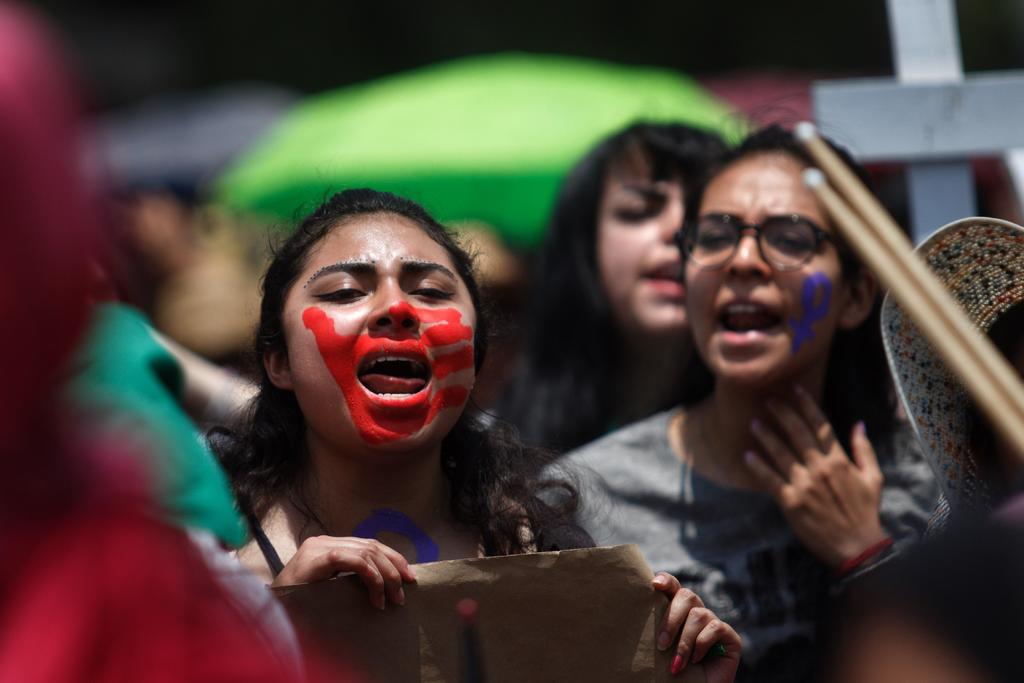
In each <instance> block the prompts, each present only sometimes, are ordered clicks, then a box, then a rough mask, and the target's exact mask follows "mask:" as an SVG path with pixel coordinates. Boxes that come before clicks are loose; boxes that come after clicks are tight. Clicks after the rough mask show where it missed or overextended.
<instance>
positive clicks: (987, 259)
mask: <svg viewBox="0 0 1024 683" xmlns="http://www.w3.org/2000/svg"><path fill="white" fill-rule="evenodd" d="M916 251H917V252H918V253H919V254H920V255H921V256H922V257H924V259H925V260H926V261H927V262H928V265H929V267H930V268H931V269H932V271H933V272H934V273H935V274H936V275H937V276H938V278H939V280H940V281H942V283H943V284H945V286H946V288H947V289H948V290H949V291H950V293H951V294H952V295H953V298H954V299H956V300H957V301H958V302H959V303H960V304H961V305H962V306H963V307H964V309H965V310H966V312H967V316H968V317H969V318H970V320H971V322H973V323H974V325H975V326H977V327H978V329H980V330H981V331H982V332H985V333H987V332H988V331H989V329H990V328H991V327H992V325H993V324H994V323H995V322H996V320H998V318H999V316H1001V315H1002V314H1003V313H1005V312H1006V311H1008V310H1009V309H1010V308H1012V307H1013V306H1014V305H1016V304H1018V303H1020V302H1022V301H1024V228H1022V227H1021V226H1019V225H1015V224H1013V223H1010V222H1008V221H1003V220H999V219H997V218H964V219H961V220H958V221H955V222H953V223H950V224H949V225H946V226H944V227H942V228H939V230H937V231H936V232H935V233H934V234H932V235H931V237H929V238H928V239H927V240H925V241H924V242H923V243H922V244H921V245H920V246H919V247H918V248H917V250H916ZM882 339H883V341H884V342H885V353H886V357H887V358H888V360H889V368H890V370H892V374H893V380H894V381H895V383H896V389H897V391H898V392H899V396H900V400H901V401H902V402H903V407H904V409H905V410H906V412H907V416H908V417H909V418H910V422H911V424H912V425H913V427H914V431H915V432H917V437H918V440H919V441H920V442H921V446H922V448H923V449H924V452H925V455H926V456H927V457H928V459H929V461H930V462H931V465H932V467H933V468H934V469H935V474H936V476H937V477H938V480H939V484H940V485H941V486H942V489H943V492H944V493H945V495H946V499H947V500H948V501H949V506H950V508H951V509H952V510H953V511H971V510H987V509H989V508H990V507H991V503H992V501H991V494H990V492H989V490H988V487H987V486H986V484H985V481H984V479H983V477H982V476H981V475H980V473H979V468H978V464H977V461H976V460H975V458H974V457H973V455H972V453H971V449H970V444H969V433H968V431H969V425H968V419H969V418H968V415H969V410H970V405H971V404H970V399H969V398H968V396H967V393H966V391H965V390H964V388H963V386H962V385H961V384H960V382H959V381H958V380H957V379H956V377H955V376H954V375H953V374H952V373H951V372H950V371H949V370H947V369H946V367H945V365H944V364H943V362H942V361H941V359H940V358H939V356H938V355H937V354H936V353H935V351H934V350H933V349H932V347H931V345H930V344H929V343H928V341H927V340H926V339H925V337H924V336H923V335H922V334H920V333H919V332H918V330H917V328H916V326H915V325H914V324H913V323H912V322H911V320H910V318H909V317H908V316H907V315H906V313H905V312H904V311H903V309H902V308H900V306H899V305H898V304H897V303H896V301H895V300H894V299H893V298H892V295H891V294H889V295H886V297H885V302H884V303H883V304H882Z"/></svg>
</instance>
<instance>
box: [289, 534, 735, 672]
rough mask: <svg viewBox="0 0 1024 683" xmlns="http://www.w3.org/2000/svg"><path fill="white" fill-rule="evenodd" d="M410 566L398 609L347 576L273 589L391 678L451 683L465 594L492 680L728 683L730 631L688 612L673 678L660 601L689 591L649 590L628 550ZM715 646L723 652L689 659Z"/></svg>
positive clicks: (334, 642) (311, 625)
mask: <svg viewBox="0 0 1024 683" xmlns="http://www.w3.org/2000/svg"><path fill="white" fill-rule="evenodd" d="M416 571H417V576H418V581H417V582H416V584H415V585H411V586H406V589H407V594H408V595H407V602H406V604H405V606H404V607H400V608H389V609H387V610H385V611H380V610H376V609H373V608H372V607H370V606H369V605H367V604H366V598H365V587H364V586H362V585H360V584H359V582H357V581H356V580H355V577H344V576H342V577H338V578H337V579H336V580H333V581H320V582H317V583H311V584H309V585H305V586H293V587H290V588H284V589H278V590H277V591H276V592H277V593H278V595H279V596H280V597H281V600H282V602H283V603H284V605H285V607H286V608H287V609H288V611H289V613H290V614H291V615H292V617H293V618H294V619H295V620H296V622H297V623H298V624H299V625H300V626H302V627H304V629H305V633H306V637H307V638H311V639H312V641H313V642H314V643H316V644H317V645H318V646H319V647H321V648H327V651H333V652H338V653H340V654H342V655H343V656H346V657H348V659H349V661H350V662H352V663H357V664H359V665H361V666H362V667H363V668H364V669H365V670H366V672H367V673H368V674H370V675H371V676H372V677H373V678H374V680H380V681H389V683H390V682H398V683H403V682H408V683H417V682H418V683H428V682H429V683H455V682H456V681H458V680H460V679H459V676H460V673H459V672H460V664H459V652H460V643H461V639H460V633H461V628H460V623H459V620H458V617H457V615H456V613H455V609H454V606H455V605H456V604H457V603H458V602H459V601H460V600H462V599H464V598H472V599H473V600H474V601H476V603H477V604H478V605H479V617H478V619H477V627H476V628H477V630H478V634H479V639H480V657H481V665H482V669H483V671H485V672H486V675H487V680H488V681H489V682H490V683H520V682H521V681H530V682H531V683H547V682H549V681H550V682H551V683H555V682H557V683H562V682H563V681H610V682H611V681H614V682H615V683H623V682H629V681H636V682H638V683H640V682H643V683H655V682H657V681H682V682H683V683H687V682H689V683H701V682H702V681H707V682H709V683H729V682H730V681H731V680H732V676H733V673H734V672H735V670H736V665H737V661H738V658H739V638H738V637H736V635H735V632H733V631H732V629H730V628H728V627H725V625H724V624H723V625H722V626H718V625H716V624H715V622H716V621H717V620H715V619H713V618H706V616H707V615H705V617H701V618H692V617H690V616H688V617H687V618H685V619H678V620H674V622H673V623H675V621H678V624H679V627H681V628H682V632H681V637H682V638H685V639H686V642H687V643H688V644H689V643H692V650H691V657H690V658H689V662H690V663H689V665H688V666H686V668H685V669H683V670H682V671H681V672H680V673H679V675H678V676H676V677H673V676H672V674H671V673H670V669H671V665H672V661H673V659H674V654H673V653H671V652H670V651H659V650H658V648H657V646H656V641H657V636H658V635H659V634H660V633H661V627H660V626H659V625H661V624H664V623H665V620H664V614H665V612H666V610H667V609H668V608H669V606H670V604H672V603H670V601H669V600H666V595H665V594H667V593H671V595H672V597H673V599H675V596H677V595H681V597H680V598H679V606H682V605H683V603H684V602H688V601H689V597H688V596H689V595H690V594H689V593H688V592H682V591H680V590H679V589H678V583H676V584H675V585H674V586H673V585H672V584H671V582H668V584H665V582H664V580H660V581H659V584H660V585H658V584H654V583H653V582H652V579H653V578H654V577H653V576H652V572H651V570H650V568H649V567H648V566H647V563H646V562H645V561H644V559H643V556H641V555H640V552H639V550H637V548H636V546H617V547H614V548H591V549H586V550H570V551H562V552H553V553H533V554H525V555H511V556H506V557H490V558H479V559H467V560H451V561H445V562H432V563H429V564H422V565H417V567H416ZM673 588H675V590H673ZM702 609H703V608H698V611H697V612H696V613H693V612H694V609H693V608H691V611H690V612H689V613H688V614H692V615H693V617H698V616H699V615H701V614H702V612H701V611H699V610H702ZM691 618H692V621H691ZM683 622H685V624H686V625H684V623H683ZM719 623H720V622H719ZM677 633H680V632H679V631H678V629H677ZM716 642H717V643H719V644H722V645H724V646H725V656H722V657H715V658H712V657H710V656H705V657H703V658H702V659H701V661H700V662H699V663H695V659H694V657H695V656H696V655H697V654H700V653H706V652H708V651H709V649H710V648H712V646H713V645H714V644H715V643H716Z"/></svg>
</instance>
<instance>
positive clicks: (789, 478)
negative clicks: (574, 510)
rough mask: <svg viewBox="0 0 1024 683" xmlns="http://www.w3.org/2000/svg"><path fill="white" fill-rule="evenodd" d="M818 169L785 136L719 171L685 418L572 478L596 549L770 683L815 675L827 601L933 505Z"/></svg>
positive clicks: (744, 149) (708, 210)
mask: <svg viewBox="0 0 1024 683" xmlns="http://www.w3.org/2000/svg"><path fill="white" fill-rule="evenodd" d="M844 157H845V159H846V161H847V163H848V164H849V165H850V166H851V167H853V168H854V169H855V170H857V171H858V172H859V173H860V174H861V175H863V172H862V170H861V169H859V168H858V167H856V165H855V164H854V163H853V161H852V160H851V159H850V158H849V156H848V155H845V154H844ZM808 165H809V160H808V159H807V158H806V157H805V155H804V153H803V151H802V150H801V149H800V148H799V147H798V146H797V145H796V143H795V141H794V140H793V138H792V136H791V135H790V134H789V133H787V132H785V131H783V130H782V129H781V128H778V127H771V128H767V129H765V130H761V131H758V132H756V133H754V134H752V135H751V136H750V137H749V138H747V140H745V141H744V142H743V143H742V144H741V145H740V146H739V147H738V148H737V149H736V150H734V151H732V152H731V153H729V154H728V155H727V156H726V158H724V159H723V160H722V161H721V162H720V163H719V164H717V165H716V167H715V168H714V170H713V171H712V172H711V174H710V177H709V179H708V180H707V182H706V183H705V184H704V185H703V188H702V191H701V192H700V194H699V196H698V198H697V200H696V201H695V202H694V205H695V206H696V207H697V211H695V212H694V215H695V219H694V220H691V221H689V222H688V223H687V225H686V227H685V228H684V230H683V232H682V234H681V235H680V237H679V242H680V245H681V247H682V248H683V250H684V258H685V289H686V316H687V320H688V322H689V325H690V329H691V331H692V334H693V343H694V348H695V349H696V351H697V357H696V359H695V363H694V367H693V368H691V369H690V370H688V371H687V374H686V375H685V376H686V377H687V383H686V386H685V387H684V398H683V401H682V405H681V406H679V407H677V408H675V409H673V410H669V411H667V412H664V413H660V414H658V415H655V416H654V417H651V418H649V419H647V420H644V421H642V422H639V423H636V424H634V425H632V426H630V427H627V428H625V429H623V430H620V431H619V432H616V433H613V434H611V435H609V436H607V437H605V438H604V439H602V440H600V441H597V442H595V443H593V444H591V445H589V446H586V447H584V448H582V449H580V450H578V451H576V452H575V453H573V454H572V455H571V456H570V458H569V460H568V463H569V464H571V465H584V466H586V467H585V469H584V471H587V470H592V471H595V472H596V473H597V474H599V475H600V477H593V478H591V479H589V480H587V479H586V478H584V481H583V486H584V490H583V491H581V498H582V499H583V500H584V502H585V505H586V506H587V507H586V508H585V509H584V510H583V511H582V512H581V517H580V521H581V522H582V524H583V525H584V526H585V527H586V528H587V529H588V531H590V532H591V534H592V535H593V536H594V538H595V540H596V541H597V542H598V543H626V542H628V543H638V544H639V545H640V546H641V548H642V550H643V551H644V552H645V554H646V555H647V558H648V561H649V562H650V563H651V564H652V565H653V566H654V567H655V568H657V569H664V570H667V571H668V572H669V573H671V574H672V575H674V576H675V577H676V579H678V580H679V581H680V582H681V583H682V584H683V585H685V586H688V587H691V588H693V589H694V590H695V591H696V593H697V594H698V595H699V596H700V598H701V599H702V600H703V602H704V603H705V604H706V605H707V607H709V608H711V609H713V610H714V611H715V612H716V613H717V614H718V615H719V616H721V617H722V618H723V619H725V620H726V621H728V622H729V623H730V624H733V625H734V626H735V627H736V629H737V630H738V631H739V632H740V634H741V636H743V638H744V640H745V643H744V650H745V661H746V663H747V666H746V668H745V675H746V676H749V677H750V680H758V681H761V680H787V681H793V680H803V679H804V678H807V677H809V676H811V675H812V671H811V670H812V668H813V665H814V655H813V652H814V648H813V643H814V641H815V624H816V622H817V617H818V615H819V612H820V610H821V608H822V607H823V605H824V600H825V598H826V597H827V595H828V591H829V589H830V587H832V586H833V585H834V584H835V582H836V581H837V580H838V579H839V578H841V577H845V576H850V575H853V574H856V573H858V572H860V571H863V570H864V569H866V568H867V567H868V566H870V565H871V564H874V563H877V562H878V561H879V560H881V559H882V558H884V557H885V556H887V555H888V554H890V553H891V552H892V548H893V546H894V543H895V544H896V545H901V544H903V543H905V542H906V541H908V540H911V539H913V538H915V537H916V536H917V534H918V533H919V532H920V530H921V529H923V527H924V525H925V523H926V521H927V516H928V513H929V512H930V511H931V510H932V509H933V506H934V503H935V499H936V497H937V490H936V487H935V483H934V480H933V477H932V474H931V471H930V470H929V468H928V466H927V464H925V462H924V461H923V460H922V458H921V457H920V454H919V453H918V451H917V450H916V447H915V446H914V444H913V440H912V437H911V436H910V433H909V431H908V430H907V429H905V428H904V427H903V426H902V425H897V424H896V422H895V419H894V415H895V414H896V412H895V407H894V405H893V398H892V390H891V384H890V379H889V375H888V371H887V369H886V365H885V359H884V356H883V352H882V347H881V341H880V337H879V330H878V322H877V320H878V318H877V315H878V306H877V293H878V285H877V281H876V279H875V277H874V275H872V274H871V273H870V272H869V271H867V270H866V269H865V268H864V267H863V266H862V265H861V264H860V263H859V262H858V261H857V260H856V258H855V256H854V255H853V254H852V253H851V252H850V250H849V249H848V248H847V247H846V246H845V245H844V244H843V243H842V241H841V239H840V237H839V236H838V235H837V234H836V233H835V231H834V230H833V228H832V226H831V224H830V221H829V219H828V216H827V215H826V213H825V211H824V209H823V208H822V207H821V206H820V205H819V204H818V202H817V201H816V199H815V197H814V195H813V194H811V193H810V191H808V190H807V189H806V188H805V187H804V186H803V184H802V182H801V173H802V171H803V169H804V168H806V167H807V166H808ZM869 435H870V440H869ZM695 604H696V603H695ZM678 616H679V615H669V618H672V617H678Z"/></svg>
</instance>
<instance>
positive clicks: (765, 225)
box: [676, 213, 834, 270]
mask: <svg viewBox="0 0 1024 683" xmlns="http://www.w3.org/2000/svg"><path fill="white" fill-rule="evenodd" d="M750 230H753V231H754V234H755V235H756V236H757V248H758V250H759V251H760V252H761V258H763V259H764V260H765V262H766V263H768V264H769V265H771V267H772V268H774V269H775V270H795V269H797V268H799V267H800V266H802V265H803V264H805V263H807V262H808V261H810V260H811V257H812V256H814V254H815V253H816V252H817V251H818V248H819V247H820V246H821V243H822V242H833V241H834V240H833V238H832V236H831V235H830V234H828V233H827V232H825V231H824V230H822V229H821V227H819V226H818V225H817V224H816V223H815V222H814V221H812V220H810V219H809V218H804V217H803V216H801V215H799V214H795V213H794V214H782V215H778V216H768V217H767V218H765V219H764V220H763V221H761V223H759V224H757V225H751V224H748V223H744V222H743V221H742V220H740V219H739V218H737V217H736V216H733V215H730V214H727V213H709V214H707V215H706V216H701V217H700V218H698V219H697V220H695V221H693V222H691V223H688V224H687V225H686V226H685V227H684V228H683V229H682V230H680V231H679V232H678V233H676V241H677V243H678V244H679V248H680V249H681V250H682V252H683V254H685V255H686V257H687V258H688V259H690V260H691V261H693V263H694V264H695V265H697V266H699V267H701V268H721V267H722V266H724V265H725V264H726V263H728V262H729V260H730V259H732V257H733V255H735V253H736V249H737V247H738V246H739V243H740V237H742V236H743V234H744V233H746V232H748V231H750Z"/></svg>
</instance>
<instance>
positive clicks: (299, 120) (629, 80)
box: [214, 54, 738, 247]
mask: <svg viewBox="0 0 1024 683" xmlns="http://www.w3.org/2000/svg"><path fill="white" fill-rule="evenodd" d="M637 119H647V120H653V121H679V122H683V123H689V124H691V125H694V126H698V127H702V128H706V129H710V130H714V131H718V132H720V133H726V134H728V133H734V132H737V129H738V126H737V120H736V119H735V117H734V115H733V114H732V112H731V111H730V110H729V109H728V108H727V107H726V106H725V105H724V104H722V103H721V102H719V101H718V100H716V99H715V98H714V97H712V96H711V95H710V94H708V93H707V92H706V91H704V90H703V89H702V88H701V87H700V86H698V85H697V84H696V83H694V81H692V80H691V79H689V78H687V77H685V76H683V75H681V74H679V73H676V72H673V71H667V70H663V69H652V68H639V67H627V66H619V65H612V64H605V63H600V62H593V61H588V60H581V59H575V58H568V57H554V56H542V55H525V54H499V55H491V56H485V57H471V58H465V59H460V60H457V61H453V62H448V63H444V64H439V65H435V66H431V67H427V68H423V69H420V70H417V71H412V72H409V73H404V74H400V75H397V76H391V77H388V78H383V79H381V80H378V81H374V82H371V83H368V84H363V85H356V86H351V87H346V88H342V89H340V90H336V91H332V92H328V93H325V94H321V95H316V96H313V97H310V98H309V99H307V100H305V101H304V102H303V103H301V104H300V105H298V106H296V107H295V108H294V109H293V110H292V111H291V112H289V113H288V114H286V115H285V116H284V117H283V118H282V119H281V120H280V121H279V122H278V124H277V125H276V126H275V127H274V128H272V129H271V131H270V133H269V134H268V135H267V136H266V137H265V138H264V139H263V140H262V141H261V142H259V143H257V145H256V146H255V147H254V148H253V149H252V150H250V151H249V152H248V153H247V154H245V155H244V156H243V157H242V158H240V159H239V160H238V161H237V162H236V163H235V164H234V165H233V166H232V167H231V168H229V169H228V170H227V172H226V173H225V174H224V175H223V176H222V177H221V178H219V179H218V181H217V183H216V185H215V187H214V198H215V200H216V201H218V202H219V203H221V204H223V205H225V206H227V207H229V208H232V209H236V210H240V211H244V212H248V213H253V214H262V215H264V216H267V217H271V218H274V219H277V220H281V219H283V220H284V221H286V222H291V221H294V220H295V219H297V218H299V217H301V216H303V215H304V214H306V213H308V212H309V211H310V210H312V209H313V208H314V207H315V206H316V204H318V203H319V202H320V201H322V200H323V199H325V198H326V197H327V196H329V195H330V194H331V193H332V192H335V191H337V190H340V189H344V188H348V187H363V186H365V187H372V188H375V189H379V190H388V191H391V192H395V193H397V194H400V195H404V196H407V197H410V198H412V199H415V200H417V201H419V202H421V203H422V204H423V205H424V206H425V207H426V208H427V209H428V210H429V211H431V213H433V214H434V215H435V216H436V217H437V218H438V219H439V220H441V221H443V222H449V223H450V222H453V221H460V220H477V221H483V222H485V223H489V224H491V225H493V226H495V227H496V228H497V229H498V231H499V232H500V233H501V234H502V236H504V237H505V239H507V240H508V241H509V242H510V243H512V244H514V245H517V246H527V247H528V246H530V245H533V244H535V243H536V242H537V241H538V240H539V239H540V237H541V236H542V235H543V233H544V228H545V226H546V223H547V217H548V214H549V212H550V210H551V206H552V202H553V199H554V196H555V193H556V192H557V189H558V184H559V182H560V180H561V178H562V176H563V175H564V174H565V172H566V171H567V170H568V169H569V168H570V166H571V165H572V164H573V162H575V161H576V160H577V159H578V158H579V157H580V156H581V155H582V154H583V153H584V152H585V151H586V150H587V149H588V148H589V147H590V146H591V145H593V144H594V143H595V142H596V141H597V140H598V139H600V138H601V137H602V136H604V135H606V134H608V133H609V132H611V131H613V130H615V129H617V128H619V127H622V126H624V125H626V124H628V123H629V122H631V121H634V120H637Z"/></svg>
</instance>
